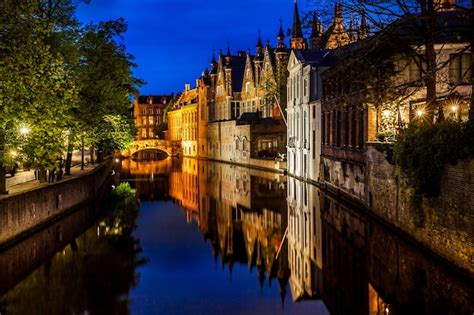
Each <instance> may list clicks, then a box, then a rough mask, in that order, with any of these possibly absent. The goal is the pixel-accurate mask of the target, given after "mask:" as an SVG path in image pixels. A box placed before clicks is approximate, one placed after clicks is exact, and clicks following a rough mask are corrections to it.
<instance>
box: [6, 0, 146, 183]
mask: <svg viewBox="0 0 474 315" xmlns="http://www.w3.org/2000/svg"><path fill="white" fill-rule="evenodd" d="M79 2H81V1H80V0H48V1H30V0H19V1H12V0H6V1H2V2H1V3H0V11H1V12H2V14H1V15H0V77H1V78H2V80H1V82H0V113H1V115H0V192H2V191H4V182H5V180H4V176H3V172H2V169H3V166H4V163H5V162H6V158H8V154H9V152H8V150H9V149H10V148H15V147H16V145H17V144H18V143H17V142H18V137H17V135H15V132H16V131H17V130H18V126H19V124H20V122H21V124H23V125H27V126H28V130H29V131H30V134H29V135H28V138H27V139H23V140H27V141H23V143H22V145H23V146H24V148H23V147H21V148H19V149H21V150H22V151H23V153H25V154H28V155H29V159H30V160H34V161H36V163H37V164H39V165H42V166H44V165H46V164H49V163H51V162H52V161H54V160H55V159H56V158H58V157H62V156H63V155H64V153H65V151H69V150H71V149H72V148H73V147H74V145H75V146H76V147H77V146H78V145H80V142H81V140H83V139H85V140H86V141H87V142H88V144H89V145H97V144H100V143H105V144H107V145H109V146H110V147H118V148H123V146H124V145H126V143H127V142H128V141H129V134H130V132H132V131H133V130H132V127H131V126H132V122H131V119H129V118H130V117H131V111H130V108H131V102H130V99H131V96H132V95H133V94H136V88H137V86H139V85H140V84H141V81H140V80H137V79H136V78H134V77H133V74H132V68H133V67H135V64H134V63H133V56H131V55H130V54H128V53H127V52H126V49H125V46H124V45H123V44H121V36H122V35H123V33H124V32H125V31H126V30H127V24H126V23H125V21H124V20H123V19H118V20H116V21H106V22H101V23H99V24H97V25H95V24H90V25H85V26H84V25H80V23H78V22H77V20H76V19H75V17H74V13H75V9H76V6H77V4H78V3H79ZM108 123H112V124H113V126H107V128H104V126H106V125H107V124H108ZM117 124H123V126H118V125H117ZM99 131H102V132H99ZM113 137H118V138H117V139H113ZM66 144H73V146H70V145H69V146H66ZM16 148H18V147H16Z"/></svg>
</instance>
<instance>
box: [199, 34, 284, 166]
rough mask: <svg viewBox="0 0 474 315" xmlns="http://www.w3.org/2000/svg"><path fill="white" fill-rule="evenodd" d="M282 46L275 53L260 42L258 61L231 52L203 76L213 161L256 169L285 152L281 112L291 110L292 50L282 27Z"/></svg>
mask: <svg viewBox="0 0 474 315" xmlns="http://www.w3.org/2000/svg"><path fill="white" fill-rule="evenodd" d="M277 40H278V41H277V47H276V48H272V47H271V46H270V44H269V43H267V44H266V45H265V46H264V45H263V43H262V39H261V37H260V36H259V37H258V40H257V45H256V51H255V55H252V54H251V53H250V51H247V52H242V51H240V52H238V53H237V55H235V56H233V55H231V52H230V48H229V47H228V49H227V53H226V55H225V56H224V55H223V54H222V53H220V54H219V59H218V61H217V62H216V61H215V58H213V60H212V61H211V71H210V72H207V71H206V72H205V73H204V75H203V77H202V80H201V82H202V83H203V86H204V85H205V86H206V88H207V89H208V92H207V93H206V95H207V98H206V104H207V110H208V123H207V137H206V140H207V156H208V157H209V158H211V159H216V160H224V161H229V162H237V163H241V164H251V163H257V161H255V159H264V160H265V159H274V158H275V157H276V156H277V155H278V153H283V152H285V151H286V149H285V148H286V126H285V124H284V122H283V119H282V114H281V112H282V111H281V110H280V106H281V108H282V109H283V110H284V108H285V107H286V77H287V70H286V66H287V62H288V57H289V53H290V50H289V49H287V48H286V44H285V42H284V40H285V37H284V34H283V29H282V25H280V32H279V34H278V36H277ZM203 88H204V87H203ZM277 102H278V103H279V105H280V106H278V105H277Z"/></svg>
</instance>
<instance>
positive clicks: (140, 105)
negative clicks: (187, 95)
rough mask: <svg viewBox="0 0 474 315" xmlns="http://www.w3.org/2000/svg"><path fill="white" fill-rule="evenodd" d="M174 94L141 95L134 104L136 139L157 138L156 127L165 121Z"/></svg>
mask: <svg viewBox="0 0 474 315" xmlns="http://www.w3.org/2000/svg"><path fill="white" fill-rule="evenodd" d="M172 97H173V96H172V95H163V96H158V95H154V96H153V95H149V96H139V97H138V98H137V99H135V102H134V105H133V117H134V119H135V126H136V127H137V130H138V132H137V137H136V140H147V139H157V136H156V134H155V130H156V127H157V126H158V125H160V124H162V123H163V116H164V113H165V109H166V107H167V106H168V103H169V101H170V100H171V98H172Z"/></svg>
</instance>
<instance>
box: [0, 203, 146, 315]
mask: <svg viewBox="0 0 474 315" xmlns="http://www.w3.org/2000/svg"><path fill="white" fill-rule="evenodd" d="M97 210H98V209H97V208H96V207H95V206H92V205H91V206H87V207H85V208H82V209H79V210H77V211H75V212H74V213H73V214H71V215H70V216H68V217H66V218H64V219H62V220H61V221H59V222H57V223H55V224H53V225H52V226H50V227H48V228H47V229H44V230H42V231H40V232H38V233H36V234H35V235H33V236H32V237H30V238H28V239H27V240H25V241H24V242H21V243H20V244H18V245H16V246H14V247H13V248H11V249H9V250H7V251H6V252H3V253H1V254H0V266H1V268H0V272H1V278H0V279H1V289H2V291H3V292H4V291H6V290H7V289H9V288H11V287H12V286H14V285H15V284H16V283H18V282H19V281H20V280H22V278H24V277H25V276H26V275H27V274H29V273H31V272H32V270H34V271H33V272H32V273H31V274H30V275H29V276H28V277H26V278H25V279H24V280H22V281H21V282H20V283H19V284H17V285H16V286H15V287H14V288H13V289H11V290H10V291H9V292H8V293H6V294H5V295H3V296H2V297H1V298H0V313H1V314H128V313H129V305H130V300H129V298H128V295H129V292H130V290H131V288H133V287H134V286H135V285H136V284H137V283H138V277H137V272H136V270H137V267H138V266H140V265H142V264H143V263H144V262H145V260H144V259H142V258H140V253H141V247H140V243H139V240H137V239H136V238H135V237H133V235H132V229H130V228H127V227H130V226H133V222H125V221H124V218H125V217H124V216H123V215H120V221H121V224H120V226H119V225H117V224H116V223H117V222H118V221H117V219H116V218H111V217H110V216H106V217H104V218H102V219H100V223H97V224H94V221H95V220H96V218H97V212H98V211H97ZM112 214H113V215H114V214H117V211H114V212H113V213H112ZM135 219H136V217H135V218H132V220H133V221H134V220H135ZM109 223H112V225H111V226H109ZM91 225H92V227H91ZM84 230H85V232H84Z"/></svg>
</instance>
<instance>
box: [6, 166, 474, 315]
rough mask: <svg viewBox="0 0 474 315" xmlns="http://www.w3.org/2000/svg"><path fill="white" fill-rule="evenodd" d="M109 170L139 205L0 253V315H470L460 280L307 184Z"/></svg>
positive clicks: (244, 174) (75, 218)
mask: <svg viewBox="0 0 474 315" xmlns="http://www.w3.org/2000/svg"><path fill="white" fill-rule="evenodd" d="M114 174H115V175H113V178H114V179H113V182H112V183H111V185H112V184H113V185H114V187H118V186H119V184H120V183H128V184H129V185H130V186H131V187H132V188H134V189H135V190H136V195H137V196H138V198H139V200H140V204H139V209H137V208H136V205H135V203H134V202H133V201H130V200H128V201H127V202H125V203H120V205H119V206H117V204H115V206H112V204H114V203H113V200H112V201H111V198H106V197H104V198H103V200H96V201H95V202H93V203H92V204H90V205H89V206H86V207H83V208H81V209H78V210H77V211H75V212H73V213H72V214H70V215H68V216H67V217H65V218H62V219H61V220H59V221H57V222H54V223H53V224H51V225H50V226H48V227H46V228H44V229H43V230H41V231H37V232H36V233H35V234H33V235H31V236H30V237H28V238H26V239H24V240H22V241H21V242H18V243H17V244H15V245H13V246H11V247H9V248H7V249H5V250H3V252H0V314H1V315H6V314H48V315H50V314H225V315H231V314H259V315H260V314H321V315H324V314H331V315H339V314H341V315H345V314H349V315H350V314H360V315H379V314H380V315H382V314H383V315H387V314H440V315H441V314H469V315H471V314H473V312H474V288H473V282H472V279H471V278H470V277H469V276H466V275H463V274H462V273H461V272H459V271H457V270H456V269H455V268H453V267H450V266H447V265H446V264H445V263H443V262H441V261H440V260H439V259H437V258H436V257H434V256H433V255H431V254H430V253H429V252H427V251H425V250H422V249H420V248H418V247H416V246H415V245H414V244H412V243H411V242H409V241H408V240H406V239H404V238H402V237H400V236H399V235H397V234H396V233H394V232H393V231H392V230H391V229H389V228H387V227H386V226H385V225H384V224H382V223H380V222H379V221H377V220H375V219H374V218H372V217H371V216H368V215H367V214H365V213H364V211H362V210H360V209H355V208H353V207H351V206H349V205H348V204H346V203H344V202H343V201H342V200H340V199H338V198H336V197H334V196H331V195H327V194H325V193H324V192H323V191H321V190H319V189H318V188H317V187H315V186H313V185H310V184H307V183H304V182H301V181H299V180H297V179H294V178H291V177H286V176H283V175H280V174H276V173H271V172H264V171H259V170H254V169H248V168H243V167H238V166H234V165H229V164H222V163H215V162H207V161H198V160H195V159H184V160H182V161H177V160H172V159H166V160H162V161H146V160H124V161H121V162H119V163H116V165H115V171H114ZM120 187H124V186H123V185H121V186H120ZM112 208H113V210H111V209H112ZM135 210H138V211H137V212H135Z"/></svg>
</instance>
